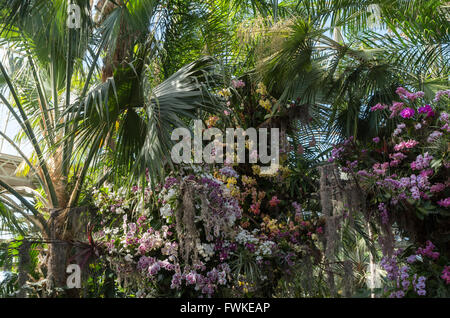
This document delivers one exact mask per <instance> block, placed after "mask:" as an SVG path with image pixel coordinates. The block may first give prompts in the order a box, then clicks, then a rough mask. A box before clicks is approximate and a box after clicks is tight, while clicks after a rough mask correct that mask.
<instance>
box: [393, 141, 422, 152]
mask: <svg viewBox="0 0 450 318" xmlns="http://www.w3.org/2000/svg"><path fill="white" fill-rule="evenodd" d="M418 144H419V142H418V141H415V140H414V139H410V140H408V141H402V142H401V143H399V144H397V145H395V146H394V150H395V151H400V150H403V149H411V148H413V147H415V146H416V145H418Z"/></svg>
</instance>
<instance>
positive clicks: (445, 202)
mask: <svg viewBox="0 0 450 318" xmlns="http://www.w3.org/2000/svg"><path fill="white" fill-rule="evenodd" d="M437 204H439V205H440V206H442V207H444V208H448V207H449V206H450V197H448V198H445V199H442V200H440V201H438V202H437Z"/></svg>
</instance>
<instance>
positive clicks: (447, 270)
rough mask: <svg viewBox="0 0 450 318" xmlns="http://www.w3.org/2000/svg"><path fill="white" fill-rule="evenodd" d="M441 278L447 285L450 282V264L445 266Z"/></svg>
mask: <svg viewBox="0 0 450 318" xmlns="http://www.w3.org/2000/svg"><path fill="white" fill-rule="evenodd" d="M441 278H442V279H443V280H445V283H446V284H447V285H449V284H450V266H444V269H443V270H442V275H441Z"/></svg>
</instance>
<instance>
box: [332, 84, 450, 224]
mask: <svg viewBox="0 0 450 318" xmlns="http://www.w3.org/2000/svg"><path fill="white" fill-rule="evenodd" d="M396 92H397V94H398V95H399V97H400V98H401V99H402V102H394V103H393V104H392V106H391V107H390V108H389V110H390V111H391V114H390V118H391V120H395V121H397V122H398V121H400V123H398V124H397V127H396V129H395V130H394V131H393V133H392V135H391V137H390V138H385V139H384V140H382V139H381V138H380V137H375V138H373V143H372V144H371V145H370V144H369V145H367V146H366V148H367V149H362V147H361V145H359V144H357V143H356V142H355V141H354V139H353V137H350V138H349V139H348V140H345V141H344V142H343V143H341V144H339V145H337V146H335V147H334V149H333V150H332V152H331V157H330V159H329V161H330V162H337V163H338V164H339V165H340V166H341V168H342V171H344V172H346V173H350V174H353V175H355V176H356V177H357V178H358V179H360V181H361V184H362V185H364V186H365V187H366V188H367V189H369V188H372V189H374V186H375V187H376V189H377V191H376V197H375V199H374V202H373V203H374V204H376V205H377V210H378V212H379V215H380V218H381V220H382V222H383V223H388V218H389V213H390V211H391V212H393V211H394V210H395V211H399V210H401V209H405V207H406V210H408V211H410V212H411V211H414V212H416V214H417V215H418V216H419V217H423V215H428V214H429V213H432V212H433V213H435V212H436V211H440V209H448V207H449V206H450V191H449V190H450V189H449V186H450V179H449V178H448V168H449V162H450V158H449V153H448V151H447V147H448V146H447V145H448V143H449V141H450V134H449V129H448V127H449V126H448V124H449V115H448V113H447V112H446V111H445V110H446V109H448V104H449V103H448V100H447V99H445V98H443V96H447V94H443V93H442V92H438V93H437V94H436V98H435V100H438V101H440V103H436V104H435V105H434V106H432V105H430V104H425V105H424V104H423V103H422V98H423V96H424V94H423V92H417V93H411V92H409V91H407V90H406V89H405V88H402V87H399V88H398V89H397V91H396ZM386 108H387V107H384V106H383V105H381V104H377V105H375V106H373V107H371V109H370V111H372V112H378V111H385V109H386ZM399 203H401V204H399ZM412 207H414V208H412ZM438 213H441V214H445V213H447V212H445V211H444V210H442V211H441V212H438Z"/></svg>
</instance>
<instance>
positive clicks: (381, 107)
mask: <svg viewBox="0 0 450 318" xmlns="http://www.w3.org/2000/svg"><path fill="white" fill-rule="evenodd" d="M386 108H387V106H386V105H383V104H380V103H378V104H376V105H375V106H372V107H370V111H371V112H374V111H377V110H383V109H386Z"/></svg>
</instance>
